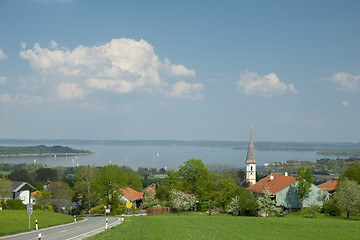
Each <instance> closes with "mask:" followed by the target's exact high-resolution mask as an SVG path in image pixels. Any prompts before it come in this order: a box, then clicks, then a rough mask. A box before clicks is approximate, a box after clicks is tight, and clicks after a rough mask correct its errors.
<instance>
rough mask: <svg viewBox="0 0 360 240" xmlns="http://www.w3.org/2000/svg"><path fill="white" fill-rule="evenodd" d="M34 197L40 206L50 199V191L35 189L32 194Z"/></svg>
mask: <svg viewBox="0 0 360 240" xmlns="http://www.w3.org/2000/svg"><path fill="white" fill-rule="evenodd" d="M34 197H36V198H37V199H38V201H39V203H38V204H41V206H44V205H46V204H47V203H48V202H49V201H50V199H51V197H52V196H51V193H50V192H46V191H36V192H35V194H34Z"/></svg>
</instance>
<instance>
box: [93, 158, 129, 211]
mask: <svg viewBox="0 0 360 240" xmlns="http://www.w3.org/2000/svg"><path fill="white" fill-rule="evenodd" d="M127 182H128V178H127V176H126V174H125V173H124V171H123V170H121V168H120V167H119V166H117V165H107V166H104V167H102V168H101V169H100V170H99V171H98V173H97V174H96V176H95V179H94V186H95V189H96V191H97V192H98V193H99V194H100V197H101V198H102V201H103V204H104V205H111V206H112V208H111V211H112V213H115V212H116V210H117V208H118V207H119V204H120V199H119V196H120V195H121V192H120V188H123V187H125V186H126V185H127Z"/></svg>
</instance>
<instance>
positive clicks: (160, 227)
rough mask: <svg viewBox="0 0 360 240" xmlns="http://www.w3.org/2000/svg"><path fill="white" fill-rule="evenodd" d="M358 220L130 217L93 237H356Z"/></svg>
mask: <svg viewBox="0 0 360 240" xmlns="http://www.w3.org/2000/svg"><path fill="white" fill-rule="evenodd" d="M359 236H360V220H346V219H335V218H329V217H323V218H317V219H312V218H303V217H300V216H285V217H268V218H261V217H234V216H230V215H213V216H211V217H209V216H207V215H206V214H205V213H204V214H202V215H201V214H198V213H195V214H183V215H180V216H178V215H177V214H168V215H158V216H142V217H131V218H130V221H129V222H124V223H122V224H121V225H119V226H117V227H114V228H112V229H110V230H108V231H106V232H104V233H100V234H98V235H96V236H94V237H91V238H89V239H90V240H97V239H102V240H103V239H104V240H106V239H109V240H110V239H264V240H271V239H299V240H300V239H301V240H303V239H320V240H321V239H324V240H330V239H359Z"/></svg>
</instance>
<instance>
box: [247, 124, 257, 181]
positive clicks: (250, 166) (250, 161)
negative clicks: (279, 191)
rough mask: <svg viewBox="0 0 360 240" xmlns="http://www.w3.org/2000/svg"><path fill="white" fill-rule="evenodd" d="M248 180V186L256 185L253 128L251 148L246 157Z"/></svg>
mask: <svg viewBox="0 0 360 240" xmlns="http://www.w3.org/2000/svg"><path fill="white" fill-rule="evenodd" d="M245 163H246V179H245V183H244V184H246V185H247V186H249V187H250V186H252V185H254V184H255V183H256V160H255V153H254V141H253V136H252V127H251V132H250V140H249V147H248V152H247V156H246V161H245Z"/></svg>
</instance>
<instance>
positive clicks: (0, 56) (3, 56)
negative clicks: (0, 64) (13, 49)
mask: <svg viewBox="0 0 360 240" xmlns="http://www.w3.org/2000/svg"><path fill="white" fill-rule="evenodd" d="M6 59H8V57H7V55H6V54H5V53H4V52H3V50H2V49H1V48H0V61H2V60H6Z"/></svg>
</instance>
